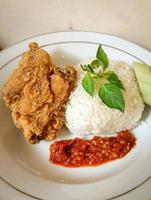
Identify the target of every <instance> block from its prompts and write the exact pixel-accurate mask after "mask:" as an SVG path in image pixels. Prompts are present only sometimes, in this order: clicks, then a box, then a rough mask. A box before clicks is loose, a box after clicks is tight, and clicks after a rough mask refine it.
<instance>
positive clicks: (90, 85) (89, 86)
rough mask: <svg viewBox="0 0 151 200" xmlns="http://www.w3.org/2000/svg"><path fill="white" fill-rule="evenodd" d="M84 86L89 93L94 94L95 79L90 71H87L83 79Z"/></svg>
mask: <svg viewBox="0 0 151 200" xmlns="http://www.w3.org/2000/svg"><path fill="white" fill-rule="evenodd" d="M82 86H83V88H84V89H85V91H86V92H87V93H89V94H90V95H91V96H93V94H94V80H93V78H92V77H91V76H90V74H89V73H87V74H86V75H85V76H84V78H83V79H82Z"/></svg>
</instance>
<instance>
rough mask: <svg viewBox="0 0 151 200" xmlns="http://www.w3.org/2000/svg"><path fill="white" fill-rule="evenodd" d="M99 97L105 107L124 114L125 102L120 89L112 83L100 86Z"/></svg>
mask: <svg viewBox="0 0 151 200" xmlns="http://www.w3.org/2000/svg"><path fill="white" fill-rule="evenodd" d="M98 95H99V97H100V98H101V100H102V101H103V103H104V104H105V105H107V106H108V107H110V108H116V109H118V110H120V111H121V112H124V109H125V102H124V98H123V95H122V92H121V91H120V88H119V87H118V86H117V85H115V84H114V83H105V84H103V85H101V86H100V89H99V92H98Z"/></svg>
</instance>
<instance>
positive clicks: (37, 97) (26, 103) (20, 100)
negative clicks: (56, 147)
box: [3, 43, 76, 144]
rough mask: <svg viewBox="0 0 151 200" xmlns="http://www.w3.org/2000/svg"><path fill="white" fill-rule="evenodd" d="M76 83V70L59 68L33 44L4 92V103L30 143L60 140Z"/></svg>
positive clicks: (46, 54) (68, 67) (8, 81)
mask: <svg viewBox="0 0 151 200" xmlns="http://www.w3.org/2000/svg"><path fill="white" fill-rule="evenodd" d="M75 81H76V70H75V69H74V68H73V67H70V66H67V67H64V68H59V67H56V66H55V65H54V64H53V63H52V61H51V57H50V55H49V54H48V53H47V52H46V51H44V50H42V49H41V48H40V47H39V46H38V44H37V43H31V44H29V51H27V52H25V53H23V55H22V59H21V61H20V62H19V64H18V67H17V69H16V70H15V71H14V73H13V74H12V75H11V76H10V78H9V79H8V80H7V82H6V84H5V85H4V88H3V99H4V101H5V103H6V105H7V106H8V107H9V108H10V109H11V111H12V117H13V120H14V123H15V125H16V127H18V128H22V129H23V134H24V136H25V138H26V140H27V142H28V143H31V144H35V143H38V142H40V141H41V140H52V139H53V138H55V137H56V135H57V134H58V132H59V130H60V129H61V127H62V125H63V123H64V110H65V105H66V102H67V100H68V97H69V95H70V92H71V90H72V89H73V87H74V84H75Z"/></svg>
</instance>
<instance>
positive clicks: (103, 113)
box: [65, 61, 144, 135]
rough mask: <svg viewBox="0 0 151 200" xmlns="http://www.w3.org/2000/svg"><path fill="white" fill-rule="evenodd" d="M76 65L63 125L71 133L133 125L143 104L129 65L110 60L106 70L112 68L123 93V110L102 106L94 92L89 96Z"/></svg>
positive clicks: (101, 131) (107, 131)
mask: <svg viewBox="0 0 151 200" xmlns="http://www.w3.org/2000/svg"><path fill="white" fill-rule="evenodd" d="M77 68H78V76H79V77H78V81H77V86H76V87H75V90H74V91H73V92H72V93H71V95H70V97H69V102H68V104H67V108H66V113H65V117H66V126H67V128H68V129H69V131H70V132H71V133H73V134H78V135H79V134H90V133H91V134H96V135H101V134H103V135H104V134H114V133H116V132H118V131H121V130H125V129H132V128H134V127H136V126H137V123H138V121H139V120H140V118H141V115H142V112H143V110H144V104H143V101H142V98H141V95H140V91H139V88H138V85H137V81H136V78H135V74H134V72H133V69H132V67H131V65H128V64H127V63H124V62H121V61H110V64H109V70H112V71H115V72H116V74H117V75H118V76H119V78H120V80H121V81H122V83H123V85H124V87H125V89H126V92H124V91H123V95H124V99H125V112H124V113H122V112H120V111H119V110H117V109H111V108H109V107H107V106H106V105H104V103H103V102H102V101H101V100H100V98H99V97H98V95H96V96H95V97H91V96H90V95H89V94H88V93H87V92H85V90H84V89H83V87H82V85H81V80H82V78H83V76H84V72H83V71H82V70H80V68H79V67H77Z"/></svg>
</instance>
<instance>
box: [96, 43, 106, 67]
mask: <svg viewBox="0 0 151 200" xmlns="http://www.w3.org/2000/svg"><path fill="white" fill-rule="evenodd" d="M96 58H97V59H98V60H100V61H102V63H103V66H102V67H103V69H104V70H105V69H106V68H107V67H108V64H109V60H108V57H107V55H106V53H105V52H104V50H103V49H102V46H101V44H100V46H99V47H98V50H97V53H96Z"/></svg>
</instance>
